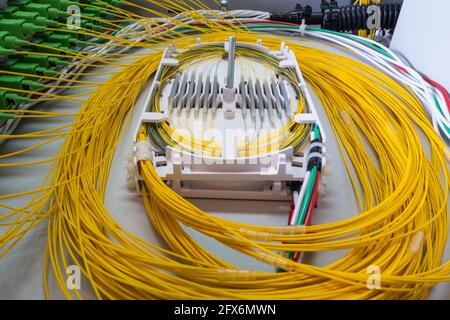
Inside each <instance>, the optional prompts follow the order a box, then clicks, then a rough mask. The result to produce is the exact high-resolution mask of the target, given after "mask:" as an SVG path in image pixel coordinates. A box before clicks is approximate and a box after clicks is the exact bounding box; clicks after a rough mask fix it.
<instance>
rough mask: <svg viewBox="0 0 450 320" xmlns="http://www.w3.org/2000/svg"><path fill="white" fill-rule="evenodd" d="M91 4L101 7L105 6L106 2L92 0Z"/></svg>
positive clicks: (106, 5)
mask: <svg viewBox="0 0 450 320" xmlns="http://www.w3.org/2000/svg"><path fill="white" fill-rule="evenodd" d="M91 5H93V6H96V7H102V8H107V7H108V4H107V2H106V1H105V2H98V1H93V2H91Z"/></svg>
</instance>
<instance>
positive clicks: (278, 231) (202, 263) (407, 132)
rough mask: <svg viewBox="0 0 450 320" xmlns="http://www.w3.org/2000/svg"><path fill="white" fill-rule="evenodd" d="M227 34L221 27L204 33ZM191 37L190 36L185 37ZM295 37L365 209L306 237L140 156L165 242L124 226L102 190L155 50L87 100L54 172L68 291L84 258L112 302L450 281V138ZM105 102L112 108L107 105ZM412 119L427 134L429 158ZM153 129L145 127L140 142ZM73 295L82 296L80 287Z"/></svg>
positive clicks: (412, 293) (55, 260)
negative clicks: (200, 196) (238, 218)
mask: <svg viewBox="0 0 450 320" xmlns="http://www.w3.org/2000/svg"><path fill="white" fill-rule="evenodd" d="M233 33H234V34H237V37H238V41H241V42H252V43H254V42H255V40H256V39H257V38H260V39H262V40H263V41H264V43H265V45H267V46H269V47H275V46H279V40H277V39H273V38H269V37H264V36H262V35H257V36H256V35H254V34H251V33H248V32H237V31H234V32H233ZM228 35H229V32H217V33H214V34H211V35H209V34H207V35H204V36H203V37H202V40H203V41H205V42H208V41H213V40H217V39H226V37H227V36H228ZM190 41H192V42H193V41H194V40H193V39H192V40H190ZM188 44H189V39H188V38H186V39H184V40H183V41H182V43H180V44H179V45H178V46H179V47H183V46H187V45H188ZM289 45H290V47H291V49H292V50H294V51H295V53H296V55H297V57H298V58H299V63H300V66H301V68H302V70H303V72H304V74H305V77H306V79H307V81H308V82H309V83H310V84H311V86H312V87H313V88H314V91H315V93H316V94H317V95H318V97H319V98H320V100H321V102H322V104H323V106H324V108H325V110H326V112H327V115H328V117H329V119H330V121H331V124H332V126H333V129H334V133H335V137H336V141H337V143H338V145H339V147H340V149H341V152H342V155H343V157H342V158H343V160H344V161H346V159H347V158H348V159H349V163H347V162H346V165H347V167H348V174H349V175H350V177H351V179H352V183H353V185H354V190H355V192H356V194H357V197H358V200H359V203H360V207H361V209H362V212H361V213H360V214H359V215H357V216H355V217H352V218H350V219H346V220H343V221H339V222H336V223H329V224H324V225H317V226H311V227H306V233H305V230H304V228H302V227H271V226H256V225H247V224H241V223H238V222H234V221H227V220H223V219H220V218H217V217H215V216H213V215H210V214H208V213H206V212H204V211H202V210H201V209H199V208H197V207H196V206H194V205H193V204H191V203H190V202H189V201H187V200H185V199H183V198H182V197H180V196H179V195H177V194H176V193H175V192H174V191H172V190H171V189H170V188H169V187H168V186H167V185H166V184H165V183H164V182H163V181H162V180H161V179H160V178H159V177H158V175H157V174H156V172H155V170H154V168H153V165H152V163H151V162H150V161H140V162H139V168H140V172H141V174H142V176H143V177H144V180H145V183H144V184H143V185H142V192H143V200H144V204H145V207H146V208H147V212H148V214H149V217H150V219H151V221H152V223H153V225H154V226H155V229H156V230H157V231H158V232H159V233H160V235H161V236H162V238H163V239H164V240H165V241H166V242H167V244H168V245H169V248H170V249H169V250H166V249H163V248H159V247H157V246H155V245H153V244H151V243H148V242H146V241H144V240H142V239H140V238H138V237H137V236H135V235H133V234H132V233H130V232H129V231H127V230H125V229H124V228H123V227H121V226H120V225H119V224H118V223H117V222H116V221H115V219H114V218H113V217H112V216H111V215H110V214H109V212H108V210H107V209H106V208H105V205H104V203H103V198H104V195H105V187H106V183H107V180H108V175H109V169H110V165H111V161H112V158H113V156H114V150H115V147H116V145H117V142H118V140H119V139H120V136H121V133H122V132H123V130H124V129H125V128H126V126H124V124H126V122H127V119H128V116H129V111H131V110H132V107H133V105H134V102H135V100H136V98H137V97H138V95H139V93H140V91H141V88H142V87H143V85H144V84H145V83H146V82H147V81H148V80H149V78H150V77H151V75H152V73H153V72H154V71H155V70H156V68H157V66H158V62H159V58H160V53H155V54H152V55H149V56H147V57H144V58H142V59H140V60H138V61H136V62H134V63H133V64H131V65H130V66H128V67H125V68H124V69H123V70H122V71H120V72H119V73H117V74H116V75H115V76H114V77H112V78H111V79H110V80H109V81H107V82H106V83H105V84H104V85H103V86H100V87H99V88H98V90H97V91H95V92H94V93H93V94H92V95H91V97H90V98H89V100H88V101H87V103H86V104H85V105H84V106H83V108H82V110H81V112H82V114H81V115H80V116H79V117H78V118H77V119H76V121H75V123H74V129H73V130H72V131H71V133H70V135H69V136H68V137H67V140H66V142H65V144H64V147H63V149H62V150H61V154H60V157H61V160H60V161H58V164H57V168H56V171H55V174H54V181H53V185H54V187H55V191H54V197H53V198H52V200H51V211H50V224H49V229H48V232H49V238H48V241H49V243H48V255H49V261H50V263H51V265H52V268H53V270H54V272H55V274H56V278H57V279H58V281H59V283H60V285H61V289H62V291H63V292H64V294H65V296H66V297H67V298H72V297H73V296H72V292H70V291H69V290H68V289H67V288H66V286H65V279H64V276H65V270H66V267H67V265H68V264H69V261H70V263H72V261H73V262H74V263H76V264H77V265H79V266H80V267H81V269H82V271H83V274H84V276H85V277H87V279H89V281H90V284H91V286H92V289H93V291H94V292H95V294H96V295H97V297H98V298H109V299H146V298H166V299H178V298H183V299H192V298H198V299H208V298H218V299H221V298H224V299H227V298H237V299H267V298H268V299H270V298H277V299H278V298H282V299H332V298H339V299H394V298H405V299H407V298H425V297H426V296H427V292H428V289H429V288H430V287H431V286H433V285H435V284H436V283H438V282H441V281H449V280H450V277H449V275H448V272H449V267H450V265H449V263H448V262H446V263H445V264H443V265H441V264H440V259H441V257H442V252H443V248H444V246H445V241H446V232H447V187H448V175H447V169H446V163H445V160H444V158H443V156H442V150H443V147H444V146H443V143H442V142H441V141H440V139H439V138H438V137H437V135H436V134H435V132H434V131H433V129H432V127H431V125H430V123H429V121H428V119H427V117H426V114H425V112H424V111H423V108H422V107H421V105H420V103H419V101H418V100H417V98H416V97H414V96H413V95H411V93H410V92H409V91H408V90H406V89H404V88H403V87H401V86H400V85H398V84H397V83H396V82H395V81H393V80H392V79H390V78H389V77H387V76H386V75H384V74H382V73H381V72H379V71H377V70H375V69H373V68H372V67H369V66H367V65H365V64H363V63H361V62H357V61H355V60H352V59H349V58H345V57H342V56H340V55H337V54H332V53H329V52H325V51H322V50H318V49H313V48H310V47H306V46H303V45H299V44H296V43H289ZM105 100H107V101H111V103H110V104H109V105H108V106H107V107H102V108H98V104H97V103H98V102H103V101H105ZM84 114H88V115H89V116H86V115H84ZM414 125H417V126H418V127H419V128H420V129H421V131H422V132H423V133H424V135H425V136H426V138H427V139H428V142H429V144H430V150H431V154H430V157H429V158H428V157H427V155H426V153H425V151H424V149H423V148H422V147H421V144H420V139H419V135H418V133H417V131H416V129H415V128H414ZM363 136H364V137H366V138H367V140H368V141H369V144H370V149H372V152H374V154H375V155H376V157H375V158H373V157H372V156H371V155H370V151H369V150H368V149H369V148H368V147H367V146H365V144H364V143H363V138H362V137H363ZM146 138H147V132H146V130H144V128H142V131H141V132H140V134H139V137H138V139H139V140H143V139H146ZM73 150H77V152H73ZM353 170H354V172H355V173H356V177H353V174H352V172H353ZM182 226H189V227H191V228H193V229H195V230H198V231H199V232H201V233H203V234H205V235H207V236H209V237H212V238H214V239H217V240H218V241H220V242H222V243H224V244H225V245H227V246H229V247H231V248H233V249H235V250H237V251H240V252H242V253H244V254H247V255H249V256H252V257H254V258H255V259H258V260H260V261H262V262H265V263H267V264H271V265H273V266H276V267H278V268H282V269H284V270H286V271H287V272H282V273H275V272H274V273H270V272H257V271H252V270H240V269H238V268H237V267H236V266H233V265H232V264H231V263H229V262H226V261H222V260H221V259H219V258H217V257H216V256H214V254H212V253H210V252H208V251H207V250H206V249H205V248H203V247H202V246H201V245H199V244H198V243H197V242H196V241H195V240H194V239H192V238H191V237H190V236H189V235H188V234H187V233H186V232H185V231H184V230H183V228H182ZM335 249H350V251H349V253H348V254H347V255H346V256H345V257H343V258H342V259H339V260H338V261H336V262H334V263H332V264H330V265H327V266H325V267H316V266H312V265H306V264H301V263H296V262H293V261H291V260H289V259H287V258H285V257H284V256H282V255H279V254H278V253H277V252H279V251H289V252H291V251H302V252H318V251H325V250H335ZM370 266H378V267H379V268H380V270H381V272H382V274H381V286H380V287H379V288H378V289H375V290H370V289H369V288H367V283H366V282H367V277H368V275H367V268H368V267H370ZM47 294H48V295H50V293H49V292H47ZM75 295H76V297H78V298H81V296H80V293H79V292H76V291H75Z"/></svg>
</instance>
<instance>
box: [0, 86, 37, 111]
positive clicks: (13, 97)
mask: <svg viewBox="0 0 450 320" xmlns="http://www.w3.org/2000/svg"><path fill="white" fill-rule="evenodd" d="M30 101H31V100H30V99H29V98H26V97H24V96H21V95H18V94H17V93H13V92H8V91H4V90H0V108H1V109H8V108H9V105H11V104H13V103H22V102H30Z"/></svg>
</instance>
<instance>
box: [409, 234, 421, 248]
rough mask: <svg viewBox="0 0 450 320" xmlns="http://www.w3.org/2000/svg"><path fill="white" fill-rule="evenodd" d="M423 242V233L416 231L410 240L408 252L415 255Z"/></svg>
mask: <svg viewBox="0 0 450 320" xmlns="http://www.w3.org/2000/svg"><path fill="white" fill-rule="evenodd" d="M422 240H423V231H418V232H417V233H416V234H414V236H413V237H412V239H411V242H410V243H409V251H412V252H414V253H417V251H419V249H420V246H421V245H422Z"/></svg>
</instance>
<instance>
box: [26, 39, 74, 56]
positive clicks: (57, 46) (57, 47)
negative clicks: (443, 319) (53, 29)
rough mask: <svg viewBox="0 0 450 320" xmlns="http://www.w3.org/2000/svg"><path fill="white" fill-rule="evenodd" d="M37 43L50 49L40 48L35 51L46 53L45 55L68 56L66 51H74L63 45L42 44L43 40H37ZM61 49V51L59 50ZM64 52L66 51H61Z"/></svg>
mask: <svg viewBox="0 0 450 320" xmlns="http://www.w3.org/2000/svg"><path fill="white" fill-rule="evenodd" d="M36 42H37V43H39V44H41V45H43V46H47V47H50V48H42V47H39V48H37V49H35V50H39V52H44V53H53V54H54V53H55V52H56V53H58V52H59V53H60V54H66V52H64V51H72V50H70V48H67V47H65V46H63V45H62V44H61V43H51V42H42V40H36ZM58 49H59V50H58ZM61 50H64V51H61Z"/></svg>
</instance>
